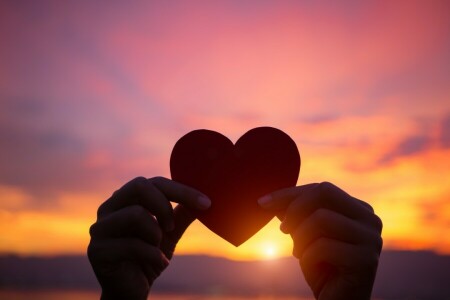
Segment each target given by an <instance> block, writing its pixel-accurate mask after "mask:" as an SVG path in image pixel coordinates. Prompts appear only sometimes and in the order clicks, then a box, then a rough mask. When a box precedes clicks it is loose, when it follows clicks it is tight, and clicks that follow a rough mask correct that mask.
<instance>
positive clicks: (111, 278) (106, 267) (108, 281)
mask: <svg viewBox="0 0 450 300" xmlns="http://www.w3.org/2000/svg"><path fill="white" fill-rule="evenodd" d="M169 201H173V202H177V203H180V204H179V205H177V207H176V208H175V209H172V206H171V204H170V202H169ZM210 205H211V202H210V200H209V199H208V198H207V197H206V196H204V195H203V194H201V193H200V192H198V191H196V190H194V189H192V188H190V187H187V186H184V185H182V184H180V183H177V182H174V181H171V180H169V179H166V178H163V177H155V178H151V179H146V178H144V177H138V178H135V179H133V180H131V181H130V182H128V183H127V184H125V185H124V186H123V187H122V188H120V189H119V190H117V191H116V192H114V194H113V195H112V196H111V198H109V199H108V200H107V201H105V202H104V203H103V204H102V205H101V206H100V207H99V209H98V213H97V222H96V223H95V224H93V225H92V226H91V228H90V234H91V242H90V244H89V246H88V257H89V260H90V262H91V265H92V268H93V269H94V272H95V275H96V276H97V279H98V281H99V283H100V285H101V287H102V299H147V296H148V292H149V290H150V287H151V286H152V284H153V281H154V280H155V279H156V278H157V277H158V276H159V275H160V274H161V272H162V271H163V270H164V269H165V268H166V267H167V266H168V264H169V260H170V259H171V258H172V255H173V252H174V250H175V246H176V244H177V242H178V240H179V239H180V238H181V236H182V235H183V233H184V231H185V230H186V228H187V227H188V226H189V225H190V224H191V223H192V221H193V220H194V217H193V216H192V215H191V214H190V213H189V212H188V210H187V209H186V208H185V206H186V207H190V208H195V209H207V208H208V207H209V206H210Z"/></svg>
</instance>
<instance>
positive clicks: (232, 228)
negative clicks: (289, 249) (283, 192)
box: [170, 127, 301, 246]
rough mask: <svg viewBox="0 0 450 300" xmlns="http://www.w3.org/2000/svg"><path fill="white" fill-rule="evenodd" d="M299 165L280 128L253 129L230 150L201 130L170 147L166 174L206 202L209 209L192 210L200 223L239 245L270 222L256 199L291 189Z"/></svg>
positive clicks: (225, 140)
mask: <svg viewBox="0 0 450 300" xmlns="http://www.w3.org/2000/svg"><path fill="white" fill-rule="evenodd" d="M300 163H301V161H300V154H299V151H298V149H297V146H296V144H295V142H294V141H293V140H292V139H291V138H290V137H289V136H288V135H287V134H285V133H284V132H283V131H281V130H279V129H276V128H272V127H258V128H254V129H252V130H250V131H248V132H247V133H245V134H244V135H243V136H242V137H241V138H239V140H238V141H237V142H236V144H235V145H233V143H232V142H231V141H230V140H229V139H228V138H227V137H225V136H224V135H222V134H220V133H218V132H215V131H210V130H205V129H200V130H194V131H191V132H189V133H188V134H186V135H184V136H183V137H181V138H180V139H179V140H178V142H177V143H176V144H175V146H174V148H173V150H172V154H171V157H170V172H171V176H172V179H173V180H175V181H178V182H181V183H183V184H185V185H188V186H191V187H193V188H196V189H197V190H199V191H201V192H202V193H204V194H205V195H207V196H208V197H209V198H210V199H211V207H210V208H209V209H208V210H206V211H197V210H195V211H192V213H193V214H194V215H195V216H196V217H197V218H198V219H199V220H200V222H202V223H203V224H204V225H205V226H206V227H208V228H209V229H210V230H211V231H213V232H215V233H216V234H217V235H219V236H221V237H222V238H224V239H225V240H227V241H228V242H230V243H231V244H233V245H235V246H239V245H240V244H242V243H243V242H245V241H246V240H248V239H249V238H250V237H251V236H253V235H254V234H255V233H257V232H258V231H259V230H260V229H261V228H262V227H264V226H265V225H266V224H267V223H268V222H269V221H270V220H271V219H272V218H273V217H274V213H273V212H267V211H264V210H263V209H262V208H260V207H259V205H258V203H257V200H258V199H259V198H260V197H262V196H264V195H266V194H268V193H271V192H273V191H275V190H278V189H282V188H286V187H292V186H295V185H296V183H297V179H298V175H299V172H300Z"/></svg>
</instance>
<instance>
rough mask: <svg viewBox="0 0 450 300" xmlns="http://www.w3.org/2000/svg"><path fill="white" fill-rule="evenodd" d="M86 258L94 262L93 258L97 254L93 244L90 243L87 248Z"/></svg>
mask: <svg viewBox="0 0 450 300" xmlns="http://www.w3.org/2000/svg"><path fill="white" fill-rule="evenodd" d="M86 252H87V256H88V258H89V261H91V262H92V261H94V259H95V257H96V253H97V247H96V246H95V244H94V243H93V242H92V241H91V242H90V243H89V245H88V247H87V251H86Z"/></svg>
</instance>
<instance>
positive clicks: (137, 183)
mask: <svg viewBox="0 0 450 300" xmlns="http://www.w3.org/2000/svg"><path fill="white" fill-rule="evenodd" d="M132 182H133V188H134V189H136V190H137V191H138V192H141V191H142V190H144V189H145V186H146V185H147V182H148V181H147V179H146V178H145V177H143V176H139V177H136V178H135V179H133V181H132Z"/></svg>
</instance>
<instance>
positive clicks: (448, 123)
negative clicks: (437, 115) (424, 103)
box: [439, 114, 450, 149]
mask: <svg viewBox="0 0 450 300" xmlns="http://www.w3.org/2000/svg"><path fill="white" fill-rule="evenodd" d="M440 129H441V134H440V137H439V142H440V145H441V146H442V147H443V148H446V149H447V148H450V114H448V115H447V116H445V117H444V119H443V120H442V123H441V128H440Z"/></svg>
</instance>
